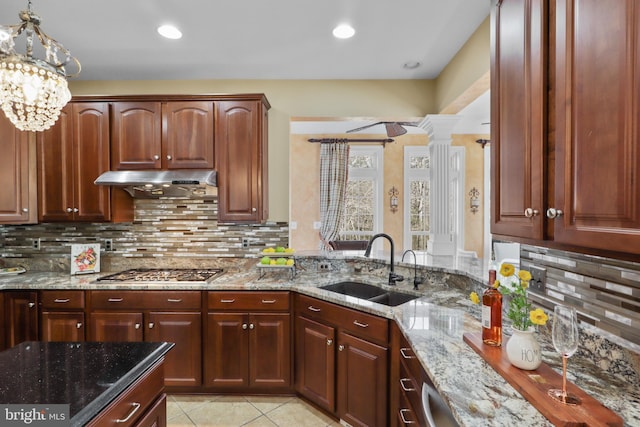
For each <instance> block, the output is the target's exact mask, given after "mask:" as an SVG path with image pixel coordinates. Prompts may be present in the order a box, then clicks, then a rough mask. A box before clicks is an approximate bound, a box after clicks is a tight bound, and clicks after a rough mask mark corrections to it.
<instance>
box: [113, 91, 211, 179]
mask: <svg viewBox="0 0 640 427" xmlns="http://www.w3.org/2000/svg"><path fill="white" fill-rule="evenodd" d="M213 128H214V112H213V101H211V100H209V101H163V102H160V101H118V102H114V103H113V122H112V132H113V139H112V148H111V155H112V161H111V168H112V169H113V170H136V169H213V167H214V141H213V138H214V135H213Z"/></svg>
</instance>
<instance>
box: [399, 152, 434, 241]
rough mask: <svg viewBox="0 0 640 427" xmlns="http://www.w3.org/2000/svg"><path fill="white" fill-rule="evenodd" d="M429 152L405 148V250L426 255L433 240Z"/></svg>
mask: <svg viewBox="0 0 640 427" xmlns="http://www.w3.org/2000/svg"><path fill="white" fill-rule="evenodd" d="M429 167H430V166H429V150H428V148H427V146H408V147H404V188H405V194H406V196H405V198H404V212H405V218H406V219H407V220H406V221H405V222H404V248H405V249H413V250H414V251H416V252H417V251H421V252H426V250H427V240H429Z"/></svg>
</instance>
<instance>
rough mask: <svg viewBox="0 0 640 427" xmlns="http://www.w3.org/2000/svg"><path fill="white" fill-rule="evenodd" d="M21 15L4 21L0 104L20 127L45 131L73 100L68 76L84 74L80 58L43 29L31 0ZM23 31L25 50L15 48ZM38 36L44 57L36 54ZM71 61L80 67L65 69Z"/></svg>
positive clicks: (1, 28)
mask: <svg viewBox="0 0 640 427" xmlns="http://www.w3.org/2000/svg"><path fill="white" fill-rule="evenodd" d="M18 16H19V17H20V20H21V21H22V22H21V23H19V24H16V25H11V26H2V25H0V107H1V108H2V111H4V114H5V115H6V116H7V118H8V119H9V120H10V121H11V122H12V123H13V124H14V125H15V127H17V128H18V129H20V130H23V131H43V130H46V129H49V128H50V127H51V126H52V125H53V124H54V123H55V122H56V120H58V117H59V116H60V110H62V108H63V107H64V106H65V105H66V104H67V102H69V101H70V100H71V92H69V87H68V85H67V77H75V76H77V75H78V74H80V69H81V67H80V62H79V61H78V60H77V59H76V58H74V57H72V56H71V53H70V52H69V51H68V50H67V49H65V48H64V46H62V44H60V43H59V42H57V41H56V40H54V39H52V38H51V37H49V36H48V35H46V34H45V33H44V32H43V31H42V30H41V29H40V27H39V25H40V17H39V16H38V15H36V14H35V13H33V12H32V11H31V0H29V5H28V9H27V10H23V11H21V12H20V14H19V15H18ZM20 35H24V37H25V38H26V51H25V53H24V54H21V53H17V52H16V51H15V44H16V39H17V38H18V37H19V36H20ZM34 36H35V38H36V39H37V40H38V41H39V42H40V44H41V46H42V48H43V50H44V59H37V58H34V57H33V48H34V46H33V42H34ZM70 63H71V64H73V65H74V66H75V68H77V71H76V72H75V73H73V74H68V73H67V72H66V70H65V66H67V65H68V64H70Z"/></svg>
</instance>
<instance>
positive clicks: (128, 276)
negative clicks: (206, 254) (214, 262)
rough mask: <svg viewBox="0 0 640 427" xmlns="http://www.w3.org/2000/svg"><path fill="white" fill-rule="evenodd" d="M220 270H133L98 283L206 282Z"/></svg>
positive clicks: (108, 276) (219, 272)
mask: <svg viewBox="0 0 640 427" xmlns="http://www.w3.org/2000/svg"><path fill="white" fill-rule="evenodd" d="M223 272H224V270H222V269H221V268H198V269H191V268H187V269H183V268H135V269H131V270H125V271H121V272H120V273H114V274H109V275H107V276H103V277H100V278H99V279H98V281H99V282H117V283H125V282H134V283H139V282H142V283H148V282H169V283H170V282H179V283H185V282H206V281H207V280H210V279H212V278H214V277H216V276H219V275H220V274H222V273H223Z"/></svg>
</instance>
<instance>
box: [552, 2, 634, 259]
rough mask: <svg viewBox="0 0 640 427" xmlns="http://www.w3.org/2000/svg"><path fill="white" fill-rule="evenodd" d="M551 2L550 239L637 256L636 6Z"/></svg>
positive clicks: (605, 3) (612, 3)
mask: <svg viewBox="0 0 640 427" xmlns="http://www.w3.org/2000/svg"><path fill="white" fill-rule="evenodd" d="M555 5H556V13H555V23H554V24H555V33H556V40H555V45H556V50H555V58H554V59H555V78H556V84H555V86H556V92H555V105H556V111H555V122H556V123H555V128H556V131H555V138H556V147H555V148H556V150H555V155H556V165H555V181H556V182H555V190H556V191H555V198H554V205H553V206H551V207H553V208H555V209H560V210H562V211H563V215H560V216H557V217H556V219H555V220H554V221H553V226H554V239H555V240H556V241H558V242H563V243H570V244H574V245H581V246H587V247H592V248H600V249H609V250H614V251H620V252H629V253H636V254H640V186H639V179H640V176H639V175H640V128H639V127H640V118H639V117H640V116H639V113H640V91H639V89H638V88H639V87H640V27H639V26H640V7H638V2H637V1H635V0H598V1H577V0H556V1H555Z"/></svg>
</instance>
